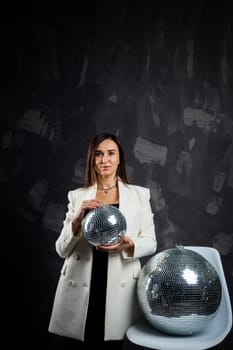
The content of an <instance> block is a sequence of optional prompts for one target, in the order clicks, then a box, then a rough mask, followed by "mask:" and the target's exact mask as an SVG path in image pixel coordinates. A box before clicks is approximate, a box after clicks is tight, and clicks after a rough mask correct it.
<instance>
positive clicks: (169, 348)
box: [127, 246, 232, 350]
mask: <svg viewBox="0 0 233 350" xmlns="http://www.w3.org/2000/svg"><path fill="white" fill-rule="evenodd" d="M184 248H186V249H190V250H193V251H195V252H197V253H199V254H201V255H202V256H203V257H204V258H206V259H207V260H208V261H209V262H210V263H211V264H212V265H213V266H214V268H215V269H216V271H217V272H218V274H219V278H220V281H221V285H222V298H221V302H220V305H219V307H218V310H217V313H216V316H215V317H214V318H213V319H212V321H211V322H210V324H209V325H208V326H206V327H205V328H204V329H203V330H202V331H201V332H199V333H196V334H192V335H190V336H173V335H168V334H165V333H162V332H160V331H158V330H157V329H155V327H153V326H152V325H150V324H149V322H148V321H147V320H145V319H142V320H139V321H138V322H136V323H135V324H133V325H132V326H131V327H129V329H128V330H127V337H128V339H129V340H130V341H131V342H133V343H135V344H138V345H140V346H144V347H147V348H151V349H161V350H205V349H209V348H211V347H214V346H216V345H218V344H219V343H221V342H222V341H223V340H224V339H225V337H226V336H227V335H228V333H229V332H230V330H231V328H232V308H231V300H230V296H229V292H228V287H227V283H226V279H225V274H224V270H223V266H222V261H221V257H220V254H219V252H218V251H217V250H216V249H215V248H212V247H204V246H185V247H184Z"/></svg>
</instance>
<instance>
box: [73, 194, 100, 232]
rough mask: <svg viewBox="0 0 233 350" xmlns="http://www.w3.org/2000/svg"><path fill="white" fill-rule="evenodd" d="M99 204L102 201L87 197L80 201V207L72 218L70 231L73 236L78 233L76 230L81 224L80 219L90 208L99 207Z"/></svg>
mask: <svg viewBox="0 0 233 350" xmlns="http://www.w3.org/2000/svg"><path fill="white" fill-rule="evenodd" d="M101 205H102V202H100V201H98V200H96V199H89V200H85V201H83V202H82V204H81V206H80V208H79V209H78V211H77V213H76V214H75V216H74V218H73V220H72V231H73V234H74V235H75V236H76V235H77V234H78V231H79V229H80V227H81V224H82V220H83V218H84V217H85V216H86V215H87V213H88V212H89V211H90V210H93V209H96V208H98V207H100V206H101Z"/></svg>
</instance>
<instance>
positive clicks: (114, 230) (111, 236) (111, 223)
mask: <svg viewBox="0 0 233 350" xmlns="http://www.w3.org/2000/svg"><path fill="white" fill-rule="evenodd" d="M82 230H83V234H84V237H85V238H86V239H87V240H88V241H89V242H90V243H91V244H92V245H94V246H98V245H111V244H115V243H117V242H119V240H120V239H121V236H122V235H124V234H125V232H126V219H125V217H124V215H123V214H122V213H121V211H120V210H119V209H118V208H116V207H114V206H112V205H101V206H100V207H99V208H96V209H93V210H91V211H89V213H88V214H87V215H86V216H85V218H84V220H83V222H82Z"/></svg>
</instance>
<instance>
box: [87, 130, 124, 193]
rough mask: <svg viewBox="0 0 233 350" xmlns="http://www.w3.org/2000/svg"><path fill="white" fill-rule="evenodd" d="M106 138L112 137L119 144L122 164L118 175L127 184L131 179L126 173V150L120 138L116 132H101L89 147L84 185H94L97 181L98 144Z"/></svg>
mask: <svg viewBox="0 0 233 350" xmlns="http://www.w3.org/2000/svg"><path fill="white" fill-rule="evenodd" d="M106 139H110V140H112V141H113V142H115V143H116V144H117V147H118V150H119V156H120V164H119V166H118V170H117V175H118V176H119V177H120V178H121V180H122V182H123V183H125V184H128V183H129V181H128V179H127V174H126V165H125V156H124V151H123V149H122V147H121V144H120V142H119V140H118V138H117V137H116V136H115V135H114V134H109V133H101V134H98V135H96V136H95V137H94V138H93V139H92V141H91V143H90V145H89V148H88V152H87V161H86V171H85V182H84V186H85V187H89V186H91V185H94V184H95V183H96V181H97V175H96V171H95V166H94V165H95V151H96V148H97V147H98V145H99V144H100V143H101V142H103V141H104V140H106Z"/></svg>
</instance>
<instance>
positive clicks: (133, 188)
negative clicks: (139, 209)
mask: <svg viewBox="0 0 233 350" xmlns="http://www.w3.org/2000/svg"><path fill="white" fill-rule="evenodd" d="M125 186H126V187H127V188H128V189H129V190H130V191H134V192H137V193H139V194H148V193H149V192H150V189H149V188H148V187H145V186H140V185H136V184H126V185H125Z"/></svg>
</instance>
